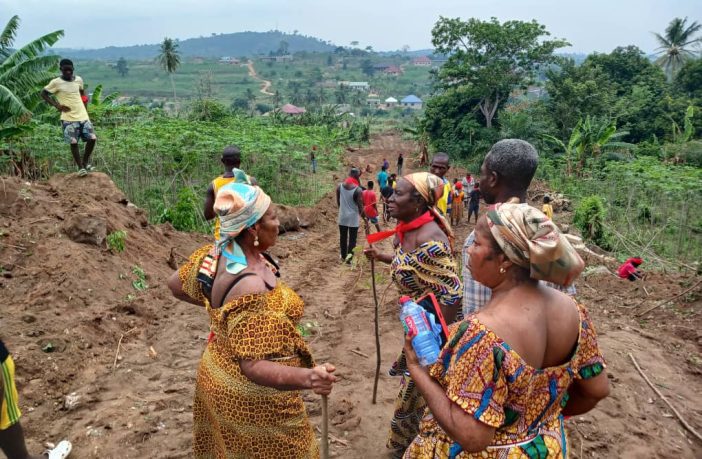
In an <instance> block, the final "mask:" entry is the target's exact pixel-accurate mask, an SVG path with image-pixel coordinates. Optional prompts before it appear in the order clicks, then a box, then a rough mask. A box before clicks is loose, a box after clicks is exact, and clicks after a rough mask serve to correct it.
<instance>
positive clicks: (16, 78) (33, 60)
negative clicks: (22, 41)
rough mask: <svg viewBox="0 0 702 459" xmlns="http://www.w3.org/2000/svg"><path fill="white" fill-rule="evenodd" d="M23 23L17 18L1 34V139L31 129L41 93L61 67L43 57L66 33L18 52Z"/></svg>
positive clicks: (53, 34)
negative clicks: (30, 122)
mask: <svg viewBox="0 0 702 459" xmlns="http://www.w3.org/2000/svg"><path fill="white" fill-rule="evenodd" d="M19 23H20V20H19V17H18V16H13V17H12V18H11V19H10V20H9V21H8V23H7V25H6V26H5V28H4V29H3V30H2V32H0V139H2V138H7V137H10V136H13V135H16V134H19V133H20V132H23V131H25V130H27V129H29V127H30V125H29V124H28V121H29V119H31V117H32V112H33V111H34V110H35V109H36V108H37V107H38V106H39V103H40V102H41V98H40V95H39V93H40V91H41V89H42V88H43V87H44V86H45V85H46V84H47V83H48V82H49V81H50V80H51V79H52V78H54V77H55V76H56V75H55V73H56V70H57V67H58V65H57V64H58V62H57V59H56V56H50V55H43V53H44V51H45V50H46V49H47V48H49V47H51V46H52V45H53V44H54V43H56V42H57V41H58V40H59V39H60V38H61V37H63V30H57V31H55V32H51V33H49V34H46V35H43V36H41V37H39V38H37V39H36V40H33V41H31V42H30V43H28V44H26V45H24V46H23V47H21V48H19V49H14V48H13V47H12V45H13V43H14V41H15V36H16V34H17V29H18V28H19Z"/></svg>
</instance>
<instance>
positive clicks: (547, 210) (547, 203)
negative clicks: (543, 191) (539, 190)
mask: <svg viewBox="0 0 702 459" xmlns="http://www.w3.org/2000/svg"><path fill="white" fill-rule="evenodd" d="M541 212H543V213H544V214H546V216H547V217H548V218H549V220H553V206H551V198H550V197H549V196H544V206H543V207H542V208H541Z"/></svg>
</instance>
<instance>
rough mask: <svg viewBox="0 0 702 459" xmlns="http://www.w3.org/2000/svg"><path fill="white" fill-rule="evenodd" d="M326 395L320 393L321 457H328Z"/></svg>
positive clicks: (327, 458)
mask: <svg viewBox="0 0 702 459" xmlns="http://www.w3.org/2000/svg"><path fill="white" fill-rule="evenodd" d="M327 408H328V405H327V396H326V395H322V459H329V410H328V409H327Z"/></svg>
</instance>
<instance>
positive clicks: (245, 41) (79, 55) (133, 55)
mask: <svg viewBox="0 0 702 459" xmlns="http://www.w3.org/2000/svg"><path fill="white" fill-rule="evenodd" d="M281 42H285V43H287V49H288V52H290V53H296V52H298V51H308V52H327V51H333V50H334V48H336V46H335V45H333V44H332V43H331V42H327V41H324V40H321V39H319V38H315V37H308V36H306V35H298V34H288V33H284V32H280V31H270V32H237V33H227V34H218V35H214V34H213V35H212V36H209V37H200V38H188V39H186V40H182V41H179V48H178V49H179V51H180V52H181V55H183V56H185V57H195V56H200V57H221V56H232V57H239V56H255V55H260V54H269V53H270V52H276V51H278V49H279V48H280V46H281ZM158 52H159V45H158V44H151V45H135V46H109V47H107V48H100V49H70V48H54V49H53V53H54V54H58V55H60V56H65V57H70V58H73V59H97V60H117V59H119V58H120V57H124V58H125V59H132V60H142V59H153V58H155V57H156V56H157V55H158Z"/></svg>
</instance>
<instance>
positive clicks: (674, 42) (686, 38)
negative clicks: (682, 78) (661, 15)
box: [653, 18, 702, 80]
mask: <svg viewBox="0 0 702 459" xmlns="http://www.w3.org/2000/svg"><path fill="white" fill-rule="evenodd" d="M700 29H702V24H700V23H698V22H697V21H692V23H691V24H690V25H689V26H688V25H687V18H684V19H680V18H675V19H673V20H672V21H670V24H668V27H666V29H665V34H664V35H661V34H659V33H655V32H654V33H653V35H654V36H655V37H656V40H658V43H659V44H660V46H659V47H658V48H657V49H658V50H659V51H658V53H657V54H659V55H660V57H659V58H658V59H657V60H656V63H657V64H658V65H660V66H661V67H663V69H664V70H665V72H666V74H667V75H668V78H669V79H671V80H672V79H673V78H674V77H675V74H676V73H678V71H679V70H680V68H681V67H682V66H683V64H684V63H685V61H686V60H688V59H690V58H692V57H694V52H693V51H691V50H690V48H691V47H692V45H694V44H698V43H701V42H702V37H696V38H695V34H696V33H697V32H699V31H700Z"/></svg>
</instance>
